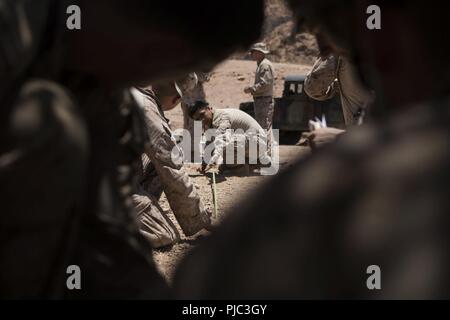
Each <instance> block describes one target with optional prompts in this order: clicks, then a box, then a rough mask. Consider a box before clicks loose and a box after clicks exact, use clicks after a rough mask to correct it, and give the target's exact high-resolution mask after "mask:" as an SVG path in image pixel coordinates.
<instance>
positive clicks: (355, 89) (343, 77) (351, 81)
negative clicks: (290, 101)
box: [305, 55, 373, 126]
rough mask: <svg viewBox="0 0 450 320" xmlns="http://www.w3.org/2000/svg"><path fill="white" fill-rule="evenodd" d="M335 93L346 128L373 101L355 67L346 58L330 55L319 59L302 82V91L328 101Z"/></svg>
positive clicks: (359, 120)
mask: <svg viewBox="0 0 450 320" xmlns="http://www.w3.org/2000/svg"><path fill="white" fill-rule="evenodd" d="M336 91H338V92H339V94H340V96H341V105H342V112H343V114H344V121H345V125H346V126H352V125H356V124H358V123H360V122H361V121H362V119H360V118H361V117H362V115H363V113H364V111H365V109H367V108H368V106H369V104H370V103H371V102H372V100H373V95H372V93H371V92H370V91H369V90H367V89H366V88H365V87H364V86H363V85H362V84H361V82H360V81H359V80H358V75H357V74H356V70H355V67H354V65H353V64H352V63H350V61H349V60H348V59H347V58H344V57H336V56H334V55H330V56H328V57H326V58H322V57H319V58H318V59H317V60H316V62H315V63H314V66H313V68H312V70H311V71H310V73H309V74H308V75H307V77H306V79H305V92H306V93H307V94H308V96H310V97H311V98H313V99H316V100H320V101H323V100H327V99H331V98H332V97H333V96H334V94H335V93H336Z"/></svg>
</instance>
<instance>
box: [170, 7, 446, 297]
mask: <svg viewBox="0 0 450 320" xmlns="http://www.w3.org/2000/svg"><path fill="white" fill-rule="evenodd" d="M371 4H372V2H371V1H366V0H358V1H356V0H355V1H338V0H326V1H325V0H303V1H299V0H296V1H291V5H292V6H293V8H294V11H295V12H297V13H299V14H300V13H303V14H304V15H305V16H304V18H305V19H303V21H305V22H306V23H308V24H309V26H310V28H311V30H318V31H320V29H322V30H323V32H326V35H327V41H329V43H330V44H331V45H332V46H333V51H335V52H336V53H337V54H340V53H341V52H342V51H347V52H348V51H349V50H350V52H351V55H352V57H354V58H355V59H354V60H353V61H358V64H357V65H356V66H357V67H358V69H359V70H360V71H361V72H360V74H362V75H365V80H366V81H369V82H368V86H369V87H371V88H374V90H375V93H376V95H377V101H378V103H377V104H376V105H374V106H373V108H372V109H371V111H372V112H373V114H372V118H371V122H370V123H368V124H363V125H362V126H358V127H356V128H354V129H353V130H351V132H350V131H349V132H347V133H346V134H345V135H342V136H340V137H339V139H337V141H336V143H334V144H331V145H329V146H327V147H325V148H322V149H321V150H320V151H319V152H317V153H316V154H313V155H312V156H310V157H307V158H305V159H302V160H301V161H299V162H298V163H297V164H296V165H294V166H293V167H291V168H290V169H287V170H286V171H284V172H283V173H281V174H280V175H278V176H276V177H274V179H273V180H272V181H271V182H270V184H267V185H266V186H264V187H263V188H262V189H261V190H260V191H259V192H256V193H255V194H254V195H253V196H251V197H250V199H248V200H247V201H246V202H245V203H242V204H239V206H237V207H235V208H234V211H235V212H234V214H233V215H232V216H229V218H228V219H226V220H225V221H224V222H223V224H222V225H221V227H220V228H219V229H218V230H216V232H215V233H214V234H213V235H212V236H211V237H210V241H209V242H208V243H204V244H202V245H200V246H199V247H198V248H196V249H194V250H193V251H192V252H191V253H190V254H189V255H188V256H187V257H186V259H185V260H184V262H182V264H181V266H180V269H179V271H178V274H177V276H176V279H175V283H176V287H177V290H178V296H179V297H181V298H189V299H199V298H208V299H216V298H228V299H230V298H233V299H236V298H252V299H261V298H265V299H267V298H276V299H283V298H284V299H287V298H328V299H336V298H372V299H375V298H392V299H406V298H413V299H418V298H419V299H420V298H428V299H431V298H440V299H442V298H447V299H448V298H449V297H450V288H449V286H448V281H449V279H450V271H449V270H450V252H449V250H448V247H449V245H450V239H449V232H448V230H449V228H450V217H449V215H448V213H449V212H450V202H449V198H448V195H449V193H450V170H449V165H448V164H449V163H450V143H449V139H448V137H449V136H450V129H449V128H450V98H449V92H450V62H449V59H448V56H447V52H446V51H445V50H442V44H443V43H445V42H446V41H447V39H448V32H447V25H446V24H447V15H448V12H449V10H450V8H449V5H450V3H449V2H448V1H444V0H442V1H436V2H434V3H433V5H429V4H428V3H426V2H424V1H422V0H411V1H403V2H401V3H400V4H399V3H398V2H391V1H382V2H381V10H382V27H381V29H380V30H369V29H368V28H367V27H366V24H365V19H366V18H367V14H366V10H367V8H368V6H369V5H371ZM299 21H300V19H299ZM399 39H401V41H399ZM386 53H389V54H388V55H386ZM424 79H426V81H424ZM373 265H375V266H377V267H379V268H380V269H379V270H380V272H381V273H380V274H379V275H380V279H381V288H380V290H370V289H371V288H374V287H372V285H374V282H373V281H371V279H370V276H371V273H370V272H371V271H370V270H371V269H370V268H369V267H370V266H373ZM372 274H373V273H372ZM194 284H195V285H194ZM377 287H378V286H377ZM375 288H376V287H375Z"/></svg>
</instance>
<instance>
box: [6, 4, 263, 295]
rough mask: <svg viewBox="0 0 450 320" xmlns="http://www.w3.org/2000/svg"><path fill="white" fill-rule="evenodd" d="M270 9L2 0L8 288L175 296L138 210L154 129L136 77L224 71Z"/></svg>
mask: <svg viewBox="0 0 450 320" xmlns="http://www.w3.org/2000/svg"><path fill="white" fill-rule="evenodd" d="M69 5H79V7H80V8H82V17H81V18H82V21H81V30H68V29H67V27H66V19H67V14H66V10H67V8H68V7H69ZM206 19H213V20H214V26H212V27H211V30H208V31H210V32H205V30H204V24H203V23H200V21H205V20H206ZM262 19H263V3H262V1H260V0H251V1H246V2H245V3H242V2H241V1H235V0H231V1H227V2H226V3H211V1H206V0H200V1H195V2H194V3H190V2H189V3H187V2H178V3H177V5H175V6H174V5H173V3H172V2H170V1H159V0H155V1H146V0H127V1H123V0H96V1H88V0H79V1H73V0H71V1H66V0H41V1H34V0H0V25H1V26H2V27H1V37H0V106H1V108H0V139H1V143H0V194H1V200H0V208H1V210H0V229H1V232H0V252H1V259H0V288H1V292H0V296H1V297H4V298H62V297H67V296H68V295H69V294H70V296H73V297H76V298H124V297H126V298H132V297H135V298H138V297H141V298H164V297H167V296H168V289H167V286H166V284H165V283H164V282H163V279H162V278H161V276H160V275H159V274H158V273H157V272H156V269H155V266H154V263H153V260H152V257H151V246H150V245H149V244H148V242H147V241H146V240H145V238H144V237H143V236H142V235H141V234H140V233H139V229H138V225H137V222H136V217H135V213H134V210H133V202H132V197H131V196H132V192H133V188H132V186H133V185H134V183H135V180H134V179H135V177H136V176H137V175H136V173H137V170H138V169H139V167H140V165H141V162H140V160H141V154H142V153H143V150H144V149H143V148H144V145H145V143H146V132H145V130H144V129H143V128H145V127H144V124H143V123H142V119H143V116H142V114H141V112H140V110H139V107H138V106H137V105H136V102H135V101H134V99H132V97H131V95H130V93H129V89H128V88H129V87H130V86H133V85H139V84H141V85H142V83H149V82H152V81H154V80H156V79H164V78H170V77H176V75H178V74H185V73H186V72H189V70H191V69H196V68H206V69H210V68H212V67H213V66H214V65H215V64H216V63H218V62H219V61H220V60H221V59H224V58H226V57H227V56H228V55H229V54H231V53H232V52H233V51H234V50H237V49H240V48H244V47H247V46H249V45H250V44H251V43H252V42H253V41H254V40H255V39H257V38H258V37H259V35H260V30H261V25H262ZM249 20H250V21H251V25H249V26H248V27H247V28H246V29H245V30H244V31H243V30H241V27H240V26H241V25H242V24H244V23H249ZM238 31H239V32H238ZM231 35H232V36H231ZM179 52H183V54H182V55H180V54H179ZM69 265H77V266H79V267H80V269H81V282H82V283H81V287H82V290H72V291H69V290H67V289H68V288H67V287H66V279H67V276H68V274H67V273H66V270H67V267H68V266H69Z"/></svg>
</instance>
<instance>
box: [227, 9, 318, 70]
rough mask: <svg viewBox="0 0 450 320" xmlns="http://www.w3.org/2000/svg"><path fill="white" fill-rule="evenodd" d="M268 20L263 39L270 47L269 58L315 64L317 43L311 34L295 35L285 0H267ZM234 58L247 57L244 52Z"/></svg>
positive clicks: (277, 60)
mask: <svg viewBox="0 0 450 320" xmlns="http://www.w3.org/2000/svg"><path fill="white" fill-rule="evenodd" d="M265 11H266V21H265V25H264V30H263V39H262V41H264V42H266V43H267V45H268V46H269V48H270V51H271V54H270V55H269V59H271V60H272V61H274V62H285V63H300V64H313V63H314V60H315V58H316V56H317V54H318V48H317V43H316V40H315V38H314V36H312V35H311V34H307V33H300V34H296V35H294V36H290V35H291V33H292V32H291V31H292V28H293V24H294V19H293V17H292V13H291V11H290V9H289V7H288V6H287V5H286V3H285V2H284V0H266V10H265ZM234 58H238V59H239V58H241V59H243V58H245V55H244V54H239V55H236V56H234Z"/></svg>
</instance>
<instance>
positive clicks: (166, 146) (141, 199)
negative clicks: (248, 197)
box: [133, 89, 210, 248]
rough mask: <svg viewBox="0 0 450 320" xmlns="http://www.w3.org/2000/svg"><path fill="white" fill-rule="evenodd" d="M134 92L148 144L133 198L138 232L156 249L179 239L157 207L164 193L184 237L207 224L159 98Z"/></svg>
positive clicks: (147, 90) (207, 217)
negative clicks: (148, 139) (141, 111)
mask: <svg viewBox="0 0 450 320" xmlns="http://www.w3.org/2000/svg"><path fill="white" fill-rule="evenodd" d="M134 90H135V91H134V96H135V97H136V98H137V99H138V102H140V104H141V107H142V109H143V111H144V115H145V122H146V127H147V132H148V136H149V138H150V143H149V144H148V146H147V148H146V153H145V155H144V156H143V171H142V174H141V177H140V181H139V185H138V192H137V193H136V194H135V195H134V196H133V199H134V203H135V206H136V208H137V211H138V216H139V219H140V222H141V232H142V233H143V234H144V235H145V236H146V237H147V238H148V239H149V240H150V242H151V243H152V246H153V247H154V248H157V247H162V246H165V245H168V244H171V243H174V242H176V241H177V240H178V239H179V235H178V232H177V230H176V228H175V227H174V225H173V224H172V223H171V222H170V220H169V219H168V218H167V217H166V215H165V213H164V212H163V211H162V210H161V208H159V206H158V205H157V203H158V199H159V198H160V196H161V194H162V192H163V191H164V193H165V194H166V197H167V199H168V201H169V204H170V207H171V208H172V210H173V213H174V215H175V217H176V218H177V220H178V222H179V224H180V226H181V229H182V230H183V232H184V234H185V235H186V236H191V235H193V234H195V233H197V232H198V231H200V230H202V229H203V228H204V227H205V226H208V225H209V222H210V221H209V216H208V213H207V212H206V211H205V209H204V208H203V204H202V202H201V200H200V197H199V195H198V194H197V192H196V190H195V186H194V184H193V183H192V181H191V179H190V178H189V176H188V175H187V173H186V172H185V170H184V168H183V153H182V151H181V150H180V149H179V147H178V146H177V144H176V141H175V139H174V137H173V136H172V131H171V129H170V126H169V123H168V120H167V119H166V118H165V117H164V113H163V110H162V109H161V105H160V103H159V101H158V98H157V97H156V95H155V94H154V93H153V91H151V90H150V89H146V90H141V89H140V90H139V91H137V90H136V89H134Z"/></svg>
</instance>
